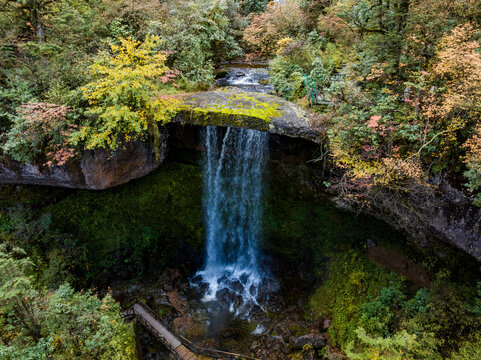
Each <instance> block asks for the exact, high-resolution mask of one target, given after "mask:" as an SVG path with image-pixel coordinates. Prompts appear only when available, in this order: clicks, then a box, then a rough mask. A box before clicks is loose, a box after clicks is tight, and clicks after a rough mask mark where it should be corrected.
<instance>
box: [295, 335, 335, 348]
mask: <svg viewBox="0 0 481 360" xmlns="http://www.w3.org/2000/svg"><path fill="white" fill-rule="evenodd" d="M289 345H290V347H291V349H293V350H302V349H303V348H304V346H305V345H310V346H311V347H313V348H314V349H320V348H322V347H324V346H325V345H326V339H324V337H323V336H322V335H319V334H307V335H301V336H291V337H290V338H289Z"/></svg>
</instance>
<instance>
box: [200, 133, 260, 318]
mask: <svg viewBox="0 0 481 360" xmlns="http://www.w3.org/2000/svg"><path fill="white" fill-rule="evenodd" d="M203 136H204V144H205V148H206V149H205V155H204V161H203V168H204V194H203V207H204V214H205V215H204V216H205V219H204V221H205V229H206V261H205V267H204V269H203V270H202V271H199V272H198V274H197V275H198V277H199V276H200V277H201V279H202V282H203V283H207V284H208V288H207V290H206V292H205V296H204V299H205V300H214V299H216V297H218V296H219V295H220V294H222V293H224V294H225V293H228V294H231V297H232V295H233V296H234V297H235V298H239V296H240V297H242V300H243V303H244V304H246V303H249V302H251V303H252V302H253V303H256V298H257V295H258V290H259V284H261V282H262V279H263V276H262V273H261V271H260V268H259V258H258V248H257V245H258V242H259V239H260V237H261V226H262V204H261V199H262V192H263V171H264V167H265V163H266V158H267V152H268V148H267V139H268V138H267V134H266V133H263V132H260V131H256V130H250V129H243V128H227V130H226V132H225V134H224V135H223V136H222V133H221V131H220V129H218V128H216V127H212V126H207V127H206V129H205V131H204V135H203ZM231 307H232V305H231ZM231 311H232V309H231Z"/></svg>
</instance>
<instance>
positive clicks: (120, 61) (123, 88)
mask: <svg viewBox="0 0 481 360" xmlns="http://www.w3.org/2000/svg"><path fill="white" fill-rule="evenodd" d="M119 40H120V44H119V45H115V44H110V47H111V50H112V54H104V55H103V56H102V57H100V58H99V59H98V60H97V61H96V62H95V63H94V64H93V65H92V66H90V67H89V72H90V75H91V76H92V78H93V79H94V81H92V82H90V83H89V84H87V85H86V86H85V87H84V88H82V90H83V93H84V96H85V98H86V99H87V100H88V101H89V104H90V107H89V109H88V115H90V121H89V122H88V123H87V124H86V125H85V126H82V127H81V128H80V129H79V131H77V132H75V133H74V134H73V135H72V143H73V144H75V145H77V144H80V143H84V144H85V147H86V148H87V149H95V148H106V149H110V150H112V151H115V150H117V149H118V148H119V147H121V146H122V143H123V142H129V141H133V140H136V139H138V138H142V137H143V136H145V135H146V134H152V135H153V136H154V139H155V140H156V141H158V138H159V129H158V124H165V123H166V122H168V121H169V120H170V119H171V117H172V116H173V115H174V113H175V109H176V104H177V103H178V102H177V101H175V100H173V99H172V98H171V97H168V96H162V95H161V92H160V89H161V87H162V85H163V84H166V83H169V82H171V81H172V80H173V79H174V78H175V76H176V75H177V74H178V72H177V71H176V70H171V69H169V68H168V67H167V66H166V65H165V61H166V59H167V56H166V55H165V53H162V52H160V51H156V47H157V46H158V45H159V42H160V38H159V37H156V36H147V38H146V39H145V41H144V42H140V41H137V40H134V39H123V38H121V39H119ZM156 149H158V146H156Z"/></svg>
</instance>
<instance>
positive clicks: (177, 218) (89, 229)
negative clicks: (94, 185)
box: [0, 164, 203, 286]
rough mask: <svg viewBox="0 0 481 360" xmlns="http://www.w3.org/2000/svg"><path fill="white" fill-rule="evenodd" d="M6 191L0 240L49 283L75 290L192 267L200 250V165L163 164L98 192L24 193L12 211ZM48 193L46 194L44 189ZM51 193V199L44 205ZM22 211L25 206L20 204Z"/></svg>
mask: <svg viewBox="0 0 481 360" xmlns="http://www.w3.org/2000/svg"><path fill="white" fill-rule="evenodd" d="M12 189H13V188H12V187H7V188H6V189H4V195H3V196H2V197H4V198H5V201H4V202H3V203H2V204H0V205H1V206H2V207H3V211H2V216H1V218H0V219H1V226H0V236H2V238H3V239H5V240H8V242H9V243H11V244H12V245H13V246H18V247H22V248H24V249H25V250H26V251H27V252H28V253H29V254H31V257H32V259H33V260H34V262H35V263H36V264H37V268H38V272H37V274H38V275H37V276H38V277H39V281H40V282H41V283H43V284H46V285H49V286H50V285H51V284H55V283H57V282H58V281H59V280H61V279H64V280H68V281H69V282H71V283H72V284H74V285H77V286H91V285H92V284H97V285H98V284H100V285H105V284H107V282H108V281H109V280H112V279H115V278H118V277H121V278H133V277H137V276H143V275H146V274H147V273H155V272H156V271H158V270H161V269H163V268H164V267H165V266H179V264H182V266H185V267H186V269H188V268H189V267H192V266H197V265H198V262H200V261H202V259H201V258H195V257H194V254H195V253H196V252H198V251H202V249H203V246H202V245H203V225H202V210H201V199H200V196H201V177H200V174H199V171H198V169H197V167H195V166H192V165H183V164H166V165H165V166H163V167H162V168H161V169H159V170H158V171H156V172H155V173H153V174H151V175H150V176H148V177H145V178H143V179H140V180H137V181H133V182H131V183H129V184H127V185H123V186H120V187H117V188H113V189H109V190H106V191H102V192H93V191H83V190H82V191H73V192H72V191H65V190H63V193H62V191H61V190H60V191H59V192H61V193H60V194H55V193H54V192H53V193H52V192H50V194H49V192H48V191H46V192H45V193H44V194H43V198H42V197H39V198H38V199H37V197H36V196H37V194H36V192H35V191H33V192H32V193H31V194H29V188H27V189H26V190H25V192H27V194H25V195H24V196H25V198H24V199H22V198H21V197H20V198H17V199H18V200H17V201H18V202H20V201H22V202H23V203H24V205H23V207H20V208H19V207H18V206H19V204H16V205H15V206H13V207H12V205H13V204H12V203H11V197H12V195H13V196H16V194H15V192H13V194H12V193H11V194H8V190H10V191H12ZM46 190H47V189H46ZM49 196H52V199H51V201H48V200H47V201H46V199H48V197H49ZM20 206H22V205H20Z"/></svg>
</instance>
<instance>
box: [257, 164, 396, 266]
mask: <svg viewBox="0 0 481 360" xmlns="http://www.w3.org/2000/svg"><path fill="white" fill-rule="evenodd" d="M302 166H303V164H302V163H293V164H290V165H286V164H282V163H277V162H271V163H270V166H269V184H268V189H269V190H268V191H269V196H268V198H266V201H265V204H264V206H265V211H264V214H265V219H264V233H265V241H264V248H266V249H268V250H270V251H274V252H275V253H277V254H280V255H282V256H283V257H284V258H286V259H287V260H290V261H295V262H298V261H303V262H307V263H312V264H313V265H314V267H315V268H316V266H317V265H321V264H324V263H325V261H326V259H327V258H328V257H329V256H331V255H332V254H333V252H336V251H339V250H347V249H349V248H352V247H357V248H358V247H360V246H363V245H364V244H365V243H366V240H367V239H368V238H371V239H373V240H374V241H375V242H376V243H383V242H384V241H391V242H403V240H404V238H403V237H402V235H401V234H399V233H398V232H396V231H394V230H393V229H392V228H390V227H389V226H387V225H386V224H385V223H383V222H381V221H377V220H375V219H373V218H369V217H366V216H361V215H358V216H356V215H355V214H352V213H348V212H346V211H343V210H340V209H338V208H336V207H335V206H334V205H333V204H332V203H331V202H330V200H329V198H328V197H327V195H320V194H317V195H316V194H314V193H313V192H312V190H310V189H309V188H308V187H306V186H305V185H304V184H303V182H302V181H299V180H300V179H301V178H302V176H304V180H305V181H308V179H307V176H308V175H307V174H303V173H302V171H298V170H299V169H300V168H301V167H302ZM289 168H290V169H291V171H289V170H288V169H289ZM289 173H290V174H291V175H289Z"/></svg>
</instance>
